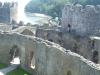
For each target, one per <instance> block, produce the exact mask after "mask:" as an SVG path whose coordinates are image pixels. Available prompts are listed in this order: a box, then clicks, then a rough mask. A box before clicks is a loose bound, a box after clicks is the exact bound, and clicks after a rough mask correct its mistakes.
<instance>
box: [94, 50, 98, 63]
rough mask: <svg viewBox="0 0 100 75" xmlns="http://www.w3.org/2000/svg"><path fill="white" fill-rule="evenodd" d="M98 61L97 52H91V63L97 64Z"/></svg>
mask: <svg viewBox="0 0 100 75" xmlns="http://www.w3.org/2000/svg"><path fill="white" fill-rule="evenodd" d="M98 59H99V54H98V52H97V51H94V52H93V62H94V63H96V64H97V63H98Z"/></svg>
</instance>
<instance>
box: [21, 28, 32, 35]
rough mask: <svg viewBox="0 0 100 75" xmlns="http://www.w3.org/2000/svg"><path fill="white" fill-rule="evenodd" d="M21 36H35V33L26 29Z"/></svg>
mask: <svg viewBox="0 0 100 75" xmlns="http://www.w3.org/2000/svg"><path fill="white" fill-rule="evenodd" d="M21 34H23V35H31V36H33V35H34V33H33V32H32V31H31V30H29V29H24V30H23V31H22V32H21Z"/></svg>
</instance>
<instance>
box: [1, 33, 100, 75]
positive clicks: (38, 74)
mask: <svg viewBox="0 0 100 75" xmlns="http://www.w3.org/2000/svg"><path fill="white" fill-rule="evenodd" d="M0 39H1V40H0V42H2V43H0V55H1V56H0V63H5V64H9V57H10V55H9V52H10V49H11V47H12V46H13V45H17V46H18V48H19V52H20V62H21V64H20V67H22V68H23V69H25V70H27V71H28V72H30V73H31V74H32V75H69V74H70V75H100V68H99V65H96V64H94V63H93V62H91V61H88V60H86V59H85V58H83V57H82V56H80V55H78V54H76V53H73V52H71V51H69V50H65V49H64V48H62V47H60V46H59V45H57V44H54V43H51V42H49V41H45V40H42V39H39V38H36V37H30V36H23V35H19V34H15V33H13V34H9V33H8V34H0ZM31 51H33V52H34V57H35V68H34V69H32V68H31V67H30V65H29V61H30V53H31ZM2 58H3V59H2Z"/></svg>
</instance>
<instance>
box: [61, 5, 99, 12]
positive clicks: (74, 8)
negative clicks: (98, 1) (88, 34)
mask: <svg viewBox="0 0 100 75" xmlns="http://www.w3.org/2000/svg"><path fill="white" fill-rule="evenodd" d="M63 10H65V11H67V10H71V11H84V12H88V11H93V12H96V13H97V11H100V5H97V6H93V5H86V6H85V8H83V6H82V5H80V4H76V5H75V6H74V5H73V4H65V5H64V8H63ZM98 13H99V12H98Z"/></svg>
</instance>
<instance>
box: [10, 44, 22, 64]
mask: <svg viewBox="0 0 100 75" xmlns="http://www.w3.org/2000/svg"><path fill="white" fill-rule="evenodd" d="M9 54H10V63H11V64H12V63H17V64H20V58H19V48H18V46H17V45H13V46H12V47H11V49H10V52H9Z"/></svg>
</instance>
